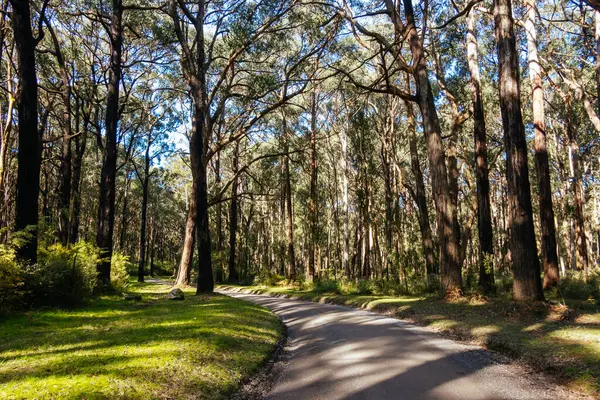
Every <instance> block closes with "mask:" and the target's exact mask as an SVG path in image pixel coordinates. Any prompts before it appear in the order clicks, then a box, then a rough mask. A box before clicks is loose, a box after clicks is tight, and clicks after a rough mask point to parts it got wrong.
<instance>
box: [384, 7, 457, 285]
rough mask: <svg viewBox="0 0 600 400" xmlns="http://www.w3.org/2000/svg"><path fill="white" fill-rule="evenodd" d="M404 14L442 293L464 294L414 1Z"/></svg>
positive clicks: (431, 95) (436, 116) (444, 168)
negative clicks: (428, 176) (428, 174)
mask: <svg viewBox="0 0 600 400" xmlns="http://www.w3.org/2000/svg"><path fill="white" fill-rule="evenodd" d="M394 12H395V11H394ZM404 12H405V15H406V20H407V23H406V32H407V38H408V41H409V44H410V49H411V53H412V57H413V59H414V60H415V63H416V65H415V67H414V79H415V85H416V89H417V100H418V101H417V103H418V105H419V109H420V110H421V116H422V119H423V131H424V133H425V137H426V140H427V154H428V159H429V169H430V172H431V186H432V190H433V198H434V202H435V206H436V220H437V228H438V242H439V246H440V247H439V248H440V254H439V266H440V274H441V284H442V292H443V293H444V294H445V295H447V294H451V293H461V292H462V273H461V269H460V265H459V244H458V236H457V235H456V234H455V227H454V224H453V215H454V214H455V210H454V207H455V206H454V204H453V202H452V199H451V194H450V188H449V184H448V172H447V169H446V156H445V152H444V145H443V143H442V135H441V128H440V122H439V119H438V115H437V109H436V106H435V100H434V97H433V92H432V90H431V84H430V82H429V75H428V71H427V64H426V61H425V55H424V53H423V41H422V39H421V36H420V35H419V34H418V32H417V27H416V24H415V18H414V11H413V5H412V2H411V0H404Z"/></svg>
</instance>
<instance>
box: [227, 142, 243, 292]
mask: <svg viewBox="0 0 600 400" xmlns="http://www.w3.org/2000/svg"><path fill="white" fill-rule="evenodd" d="M239 157H240V146H239V142H236V143H235V149H234V154H233V171H232V172H233V175H234V177H233V182H232V183H231V203H230V208H229V276H228V278H227V280H228V282H231V283H235V282H238V281H239V280H240V278H239V276H238V273H237V270H236V259H235V251H236V248H237V246H236V243H237V230H238V198H237V192H238V177H237V172H238V168H239Z"/></svg>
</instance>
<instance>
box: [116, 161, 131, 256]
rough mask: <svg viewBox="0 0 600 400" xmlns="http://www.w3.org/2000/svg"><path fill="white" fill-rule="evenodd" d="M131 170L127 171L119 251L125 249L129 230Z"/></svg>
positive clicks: (128, 168)
mask: <svg viewBox="0 0 600 400" xmlns="http://www.w3.org/2000/svg"><path fill="white" fill-rule="evenodd" d="M130 175H131V169H130V167H129V166H127V167H126V170H125V190H124V193H123V205H122V207H121V224H120V226H119V250H121V251H123V249H125V242H126V241H127V228H128V226H129V213H128V207H129V191H130V189H131V177H130Z"/></svg>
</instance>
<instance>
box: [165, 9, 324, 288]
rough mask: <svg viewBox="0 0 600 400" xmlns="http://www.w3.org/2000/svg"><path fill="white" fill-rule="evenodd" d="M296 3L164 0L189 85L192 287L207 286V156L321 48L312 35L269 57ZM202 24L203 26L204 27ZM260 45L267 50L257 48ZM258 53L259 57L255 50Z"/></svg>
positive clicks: (272, 102)
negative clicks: (233, 103) (221, 133)
mask: <svg viewBox="0 0 600 400" xmlns="http://www.w3.org/2000/svg"><path fill="white" fill-rule="evenodd" d="M300 4H301V3H300V2H297V1H284V2H280V3H277V4H274V3H273V4H272V3H270V2H259V3H250V2H220V3H207V2H205V1H203V0H199V1H196V2H186V1H184V0H171V1H170V2H169V15H170V17H171V19H172V20H173V24H174V30H175V34H176V37H177V39H178V50H179V51H180V52H181V66H182V72H183V75H184V77H185V79H186V80H187V82H188V85H189V87H190V94H191V97H192V104H193V113H192V115H193V116H192V135H191V140H190V156H191V157H190V158H191V164H192V173H193V180H194V185H195V188H194V189H193V190H192V192H194V191H195V193H196V196H195V199H194V200H195V202H196V204H195V206H196V227H195V229H196V245H197V246H198V271H199V273H198V289H197V291H198V293H202V292H210V291H212V290H213V285H214V282H213V271H212V259H211V251H212V245H211V237H210V231H209V220H208V215H209V214H208V188H207V165H208V161H209V160H210V158H211V157H212V156H213V155H214V154H215V153H217V152H219V151H221V150H222V149H223V148H224V147H225V146H227V145H228V144H230V143H234V142H235V141H237V140H238V139H240V138H241V137H243V136H246V135H247V134H248V132H249V130H250V129H251V127H252V126H254V125H255V124H256V123H257V122H259V121H260V120H261V119H262V118H263V117H264V116H265V115H267V114H269V113H271V112H272V111H274V110H275V109H277V108H279V107H281V106H282V105H284V104H285V103H287V102H288V101H289V100H290V99H291V98H293V97H295V96H296V95H297V94H299V93H301V92H302V91H304V90H305V88H306V86H307V84H308V79H307V78H306V73H305V70H304V68H300V67H301V66H302V65H303V64H304V63H306V62H307V60H309V59H310V58H312V57H315V56H317V55H318V54H319V52H322V50H323V47H324V41H323V40H322V39H321V38H320V37H317V38H316V39H312V40H310V41H308V45H307V46H304V45H303V46H301V47H300V49H301V52H300V53H299V54H298V55H296V56H295V57H293V56H290V58H289V62H288V63H285V61H283V62H282V63H279V64H277V61H281V60H278V57H277V55H276V54H277V52H276V50H277V48H278V47H280V46H282V44H284V43H287V42H288V41H287V40H286V33H289V32H291V31H292V30H293V29H297V28H298V27H299V26H298V25H297V24H296V23H295V21H296V18H298V16H297V15H296V14H295V13H296V10H297V8H298V7H299V5H300ZM304 15H306V13H305V14H304ZM207 27H208V28H210V31H207V32H206V33H205V30H206V28H207ZM209 32H210V33H209ZM192 43H195V45H193V46H192ZM267 50H268V51H269V53H268V54H267V53H265V51H267ZM259 54H260V56H261V57H262V58H263V61H262V62H261V61H259V59H258V58H257V57H258V55H259ZM245 60H248V61H245ZM249 60H253V61H254V62H255V63H257V64H256V65H259V64H261V63H262V65H263V66H264V67H265V68H266V69H267V71H266V72H263V71H261V69H258V70H257V69H256V67H255V65H254V64H253V63H252V62H250V61H249ZM282 64H283V67H284V68H283V69H280V70H276V73H274V72H273V71H270V70H269V68H273V67H276V66H279V67H281V66H282ZM302 75H304V77H302ZM295 77H297V81H299V82H300V83H299V84H298V83H296V84H295V87H294V88H293V89H292V90H291V91H290V92H289V93H287V94H286V95H284V96H281V97H276V96H275V95H274V93H275V91H276V90H277V88H278V87H279V86H281V85H284V84H286V83H287V82H288V81H289V80H290V79H293V78H295ZM299 79H301V80H299ZM233 98H240V99H245V101H246V103H247V104H246V109H245V110H242V112H241V114H240V115H234V116H233V118H234V121H237V122H236V124H237V125H236V126H234V127H233V128H232V130H231V133H230V134H229V135H228V136H225V137H223V138H221V140H220V141H219V142H217V143H214V144H213V146H212V147H211V146H210V144H211V140H212V138H213V127H214V125H215V122H216V121H218V120H219V118H220V116H221V113H223V112H224V110H225V107H226V105H227V102H228V101H230V100H231V99H233ZM186 242H189V241H187V240H186Z"/></svg>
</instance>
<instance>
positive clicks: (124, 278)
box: [110, 252, 135, 292]
mask: <svg viewBox="0 0 600 400" xmlns="http://www.w3.org/2000/svg"><path fill="white" fill-rule="evenodd" d="M134 267H135V266H134V265H133V264H132V263H131V262H129V257H128V256H126V255H124V254H121V253H118V252H114V253H113V255H112V260H111V266H110V283H111V285H112V287H113V288H114V289H115V290H116V291H117V292H122V291H123V290H124V289H125V288H126V287H127V285H128V284H129V271H131V270H133V269H134Z"/></svg>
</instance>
